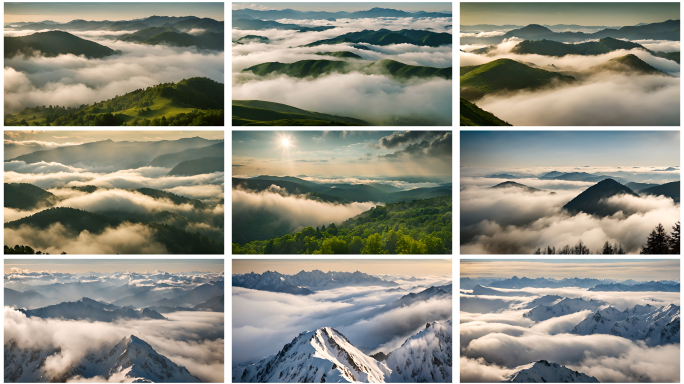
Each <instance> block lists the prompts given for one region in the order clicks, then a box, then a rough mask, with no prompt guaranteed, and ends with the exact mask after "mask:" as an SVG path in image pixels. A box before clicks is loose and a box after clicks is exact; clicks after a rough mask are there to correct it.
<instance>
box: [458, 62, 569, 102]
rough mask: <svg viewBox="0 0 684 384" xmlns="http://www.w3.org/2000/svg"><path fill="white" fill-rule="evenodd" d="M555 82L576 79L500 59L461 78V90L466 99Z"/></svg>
mask: <svg viewBox="0 0 684 384" xmlns="http://www.w3.org/2000/svg"><path fill="white" fill-rule="evenodd" d="M553 80H559V81H562V82H572V81H574V80H575V78H573V77H571V76H564V75H560V74H558V73H554V72H549V71H545V70H543V69H538V68H532V67H529V66H527V65H525V64H522V63H519V62H517V61H515V60H510V59H498V60H494V61H490V62H489V63H486V64H482V65H480V66H478V67H477V68H475V69H473V70H470V71H468V72H467V73H466V74H465V75H463V76H461V90H464V89H467V90H468V91H469V93H468V94H467V95H466V92H462V94H461V96H463V97H465V98H466V99H477V98H478V97H480V96H482V95H485V94H488V93H491V92H496V91H501V90H511V91H513V90H519V89H533V88H539V87H542V86H545V85H548V84H549V83H551V82H552V81H553Z"/></svg>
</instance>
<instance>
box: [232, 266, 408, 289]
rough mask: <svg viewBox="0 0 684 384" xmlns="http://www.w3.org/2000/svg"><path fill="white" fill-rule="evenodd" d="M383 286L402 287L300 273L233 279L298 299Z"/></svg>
mask: <svg viewBox="0 0 684 384" xmlns="http://www.w3.org/2000/svg"><path fill="white" fill-rule="evenodd" d="M369 285H379V286H384V287H395V286H397V285H398V284H397V283H395V282H392V281H385V280H383V279H380V278H378V277H375V276H372V275H368V274H366V273H362V272H359V271H356V272H353V273H352V272H323V271H319V270H317V269H316V270H313V271H311V272H305V271H300V272H299V273H297V274H295V275H283V274H282V273H278V272H272V271H266V272H264V273H262V274H258V273H254V272H251V273H246V274H235V275H233V286H234V287H243V288H249V289H258V290H261V291H270V292H283V293H291V294H294V295H309V294H311V293H313V292H312V291H316V290H324V289H332V288H339V287H345V286H369Z"/></svg>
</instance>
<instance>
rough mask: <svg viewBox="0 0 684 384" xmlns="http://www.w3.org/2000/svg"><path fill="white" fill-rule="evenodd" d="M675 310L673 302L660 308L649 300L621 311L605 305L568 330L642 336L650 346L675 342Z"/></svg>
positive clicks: (640, 338) (677, 313)
mask: <svg viewBox="0 0 684 384" xmlns="http://www.w3.org/2000/svg"><path fill="white" fill-rule="evenodd" d="M679 312H680V308H679V306H677V305H674V304H670V305H667V306H664V307H660V308H656V307H654V306H652V305H650V304H647V305H637V306H635V307H634V308H627V309H626V310H624V311H620V310H618V309H616V308H614V307H608V308H605V309H602V310H600V311H596V312H595V313H593V314H592V315H590V316H587V318H585V319H584V320H582V322H580V323H579V324H577V325H576V326H575V328H574V329H573V330H572V331H571V332H572V333H574V334H577V335H593V334H596V333H601V334H609V335H615V336H620V337H624V338H627V339H630V340H643V341H645V342H646V343H647V344H648V345H650V346H655V345H662V344H671V343H679V340H680V329H679V326H680V319H679V316H680V314H679Z"/></svg>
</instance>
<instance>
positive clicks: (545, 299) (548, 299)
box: [524, 295, 563, 308]
mask: <svg viewBox="0 0 684 384" xmlns="http://www.w3.org/2000/svg"><path fill="white" fill-rule="evenodd" d="M561 300H563V296H558V295H544V296H542V297H538V298H536V299H534V300H532V301H530V302H529V303H527V304H525V306H524V307H525V308H534V307H536V306H539V305H546V306H551V305H554V304H556V303H558V302H559V301H561Z"/></svg>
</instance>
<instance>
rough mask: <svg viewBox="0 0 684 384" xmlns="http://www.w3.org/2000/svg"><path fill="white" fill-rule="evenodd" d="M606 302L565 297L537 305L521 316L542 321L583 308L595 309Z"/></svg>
mask: <svg viewBox="0 0 684 384" xmlns="http://www.w3.org/2000/svg"><path fill="white" fill-rule="evenodd" d="M604 304H606V303H605V302H603V301H600V300H594V299H591V300H584V299H583V298H581V297H580V298H577V299H570V298H565V299H563V300H561V301H559V302H558V303H556V304H553V305H549V306H546V305H538V306H536V307H534V308H532V309H531V310H530V311H529V312H526V313H525V314H524V315H523V317H526V318H528V319H530V320H533V321H544V320H548V319H550V318H552V317H558V316H564V315H569V314H571V313H575V312H579V311H583V310H585V309H591V310H596V309H598V308H599V307H600V306H602V305H604Z"/></svg>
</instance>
